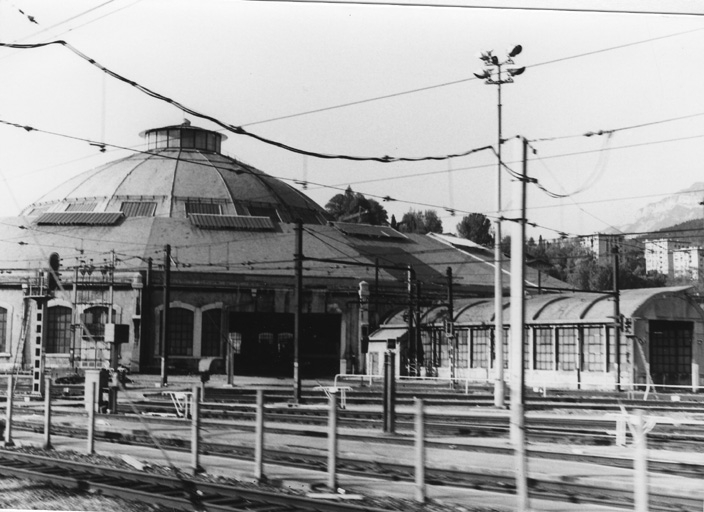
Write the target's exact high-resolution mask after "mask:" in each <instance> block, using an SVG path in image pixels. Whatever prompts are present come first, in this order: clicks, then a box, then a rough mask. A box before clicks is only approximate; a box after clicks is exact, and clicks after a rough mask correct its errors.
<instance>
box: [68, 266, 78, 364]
mask: <svg viewBox="0 0 704 512" xmlns="http://www.w3.org/2000/svg"><path fill="white" fill-rule="evenodd" d="M79 319H80V318H79V316H78V267H76V268H74V269H73V331H72V332H71V353H70V354H69V359H70V361H69V362H70V363H71V368H74V367H75V366H76V347H80V346H81V325H80V322H79ZM79 352H80V351H79Z"/></svg>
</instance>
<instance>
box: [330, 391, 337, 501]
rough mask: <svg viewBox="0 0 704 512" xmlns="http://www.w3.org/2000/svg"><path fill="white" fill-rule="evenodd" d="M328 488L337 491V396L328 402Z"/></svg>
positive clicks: (331, 395)
mask: <svg viewBox="0 0 704 512" xmlns="http://www.w3.org/2000/svg"><path fill="white" fill-rule="evenodd" d="M328 405H329V407H328V487H329V488H330V489H332V490H333V491H334V490H336V489H337V395H336V394H335V393H330V399H329V401H328Z"/></svg>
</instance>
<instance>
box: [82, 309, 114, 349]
mask: <svg viewBox="0 0 704 512" xmlns="http://www.w3.org/2000/svg"><path fill="white" fill-rule="evenodd" d="M81 322H82V323H83V325H82V326H81V337H82V338H83V339H84V340H86V341H103V340H104V339H105V324H106V323H107V322H108V308H106V307H104V306H94V307H91V308H87V309H86V310H85V311H83V314H82V315H81ZM86 331H88V332H86Z"/></svg>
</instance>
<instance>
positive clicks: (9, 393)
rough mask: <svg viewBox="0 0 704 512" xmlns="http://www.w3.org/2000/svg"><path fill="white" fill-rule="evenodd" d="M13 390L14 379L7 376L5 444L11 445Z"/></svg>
mask: <svg viewBox="0 0 704 512" xmlns="http://www.w3.org/2000/svg"><path fill="white" fill-rule="evenodd" d="M13 391H14V379H13V377H12V375H8V376H7V406H6V407H5V446H12V445H13V444H14V443H13V442H12V401H13V400H12V399H13V396H12V395H13Z"/></svg>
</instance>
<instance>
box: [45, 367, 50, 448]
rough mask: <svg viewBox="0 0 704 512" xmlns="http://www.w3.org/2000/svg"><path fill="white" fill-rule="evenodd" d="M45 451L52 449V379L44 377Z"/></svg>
mask: <svg viewBox="0 0 704 512" xmlns="http://www.w3.org/2000/svg"><path fill="white" fill-rule="evenodd" d="M44 449H45V450H49V449H51V377H44Z"/></svg>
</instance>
